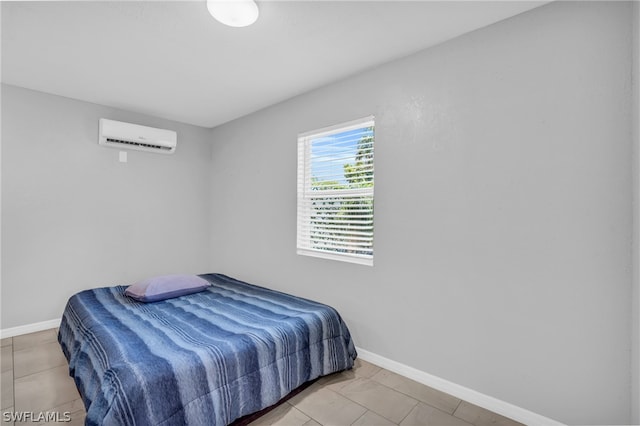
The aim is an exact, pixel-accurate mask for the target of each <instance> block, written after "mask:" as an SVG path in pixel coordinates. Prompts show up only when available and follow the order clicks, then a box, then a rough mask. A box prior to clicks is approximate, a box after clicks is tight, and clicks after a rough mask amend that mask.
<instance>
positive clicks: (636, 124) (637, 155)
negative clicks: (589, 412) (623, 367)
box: [630, 1, 640, 424]
mask: <svg viewBox="0 0 640 426" xmlns="http://www.w3.org/2000/svg"><path fill="white" fill-rule="evenodd" d="M632 16H633V18H632V19H633V31H632V42H631V49H632V53H631V57H632V65H631V79H632V81H631V88H632V95H631V102H632V108H631V112H632V118H631V125H632V129H631V143H632V153H633V155H632V162H633V164H632V167H631V169H632V173H633V174H632V176H633V178H632V179H633V182H632V188H633V194H632V202H633V204H632V205H633V235H632V242H633V243H632V265H633V272H632V282H631V296H632V297H631V336H630V338H631V366H630V369H631V422H632V423H633V424H640V313H639V311H640V249H639V245H640V220H639V217H640V119H639V118H638V115H639V114H640V3H639V2H637V1H635V2H633V14H632Z"/></svg>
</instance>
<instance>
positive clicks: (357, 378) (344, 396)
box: [318, 367, 435, 425]
mask: <svg viewBox="0 0 640 426" xmlns="http://www.w3.org/2000/svg"><path fill="white" fill-rule="evenodd" d="M380 368H382V367H380ZM359 379H368V380H371V381H373V382H375V383H377V384H379V385H380V386H384V387H385V388H387V389H390V390H392V391H396V392H398V393H400V394H402V395H404V396H406V397H407V398H409V399H412V400H414V401H415V402H416V404H414V405H413V407H411V410H409V413H411V411H413V409H414V408H416V407H417V405H418V404H419V403H420V401H419V400H417V399H415V398H414V397H412V396H410V395H406V394H404V393H402V392H399V391H397V390H395V389H393V388H391V387H389V386H387V385H385V384H382V383H380V382H378V381H377V380H373V379H372V378H371V377H366V376H365V377H356V378H355V380H359ZM355 380H354V381H355ZM346 386H348V385H346ZM346 386H344V387H346ZM327 389H328V388H327ZM340 389H342V387H341V388H340ZM328 390H330V391H332V392H334V393H337V394H338V395H340V396H341V397H343V398H346V399H348V400H349V401H351V402H353V403H354V404H357V405H359V406H361V407H363V408H364V409H366V410H367V411H371V412H372V413H375V414H377V415H379V416H380V417H382V418H384V419H385V420H389V421H390V422H391V423H393V424H395V425H399V424H400V423H402V421H400V422H399V423H396V422H394V421H393V420H391V419H389V418H387V417H385V416H383V415H382V414H380V413H378V412H376V411H373V410H371V409H369V408H367V407H365V406H364V405H362V404H360V403H358V402H357V401H354V400H352V399H351V398H349V397H348V396H346V395H343V394H341V393H340V391H334V390H333V389H328ZM434 408H435V407H434ZM409 413H407V415H406V416H404V417H403V418H402V420H404V419H405V418H406V417H407V416H408V415H409ZM365 414H366V412H365ZM362 416H364V414H363V415H362ZM362 416H360V417H362ZM360 417H358V418H360ZM356 420H357V419H356ZM318 423H319V422H318Z"/></svg>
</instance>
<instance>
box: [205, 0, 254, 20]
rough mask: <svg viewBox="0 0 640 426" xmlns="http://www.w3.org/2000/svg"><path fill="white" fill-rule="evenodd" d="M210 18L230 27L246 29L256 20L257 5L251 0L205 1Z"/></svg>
mask: <svg viewBox="0 0 640 426" xmlns="http://www.w3.org/2000/svg"><path fill="white" fill-rule="evenodd" d="M207 9H209V13H210V14H211V16H213V17H214V18H216V20H218V21H220V22H222V23H223V24H225V25H229V26H230V27H246V26H249V25H251V24H253V23H254V22H256V20H257V19H258V14H259V11H258V5H257V4H256V2H255V1H253V0H207Z"/></svg>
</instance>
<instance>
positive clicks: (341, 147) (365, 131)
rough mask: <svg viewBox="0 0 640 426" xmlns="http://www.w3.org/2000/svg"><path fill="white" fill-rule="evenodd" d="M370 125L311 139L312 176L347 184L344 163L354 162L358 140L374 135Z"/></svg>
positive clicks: (318, 179)
mask: <svg viewBox="0 0 640 426" xmlns="http://www.w3.org/2000/svg"><path fill="white" fill-rule="evenodd" d="M372 135H373V130H371V129H370V128H368V127H364V128H359V129H354V130H348V131H346V132H341V133H335V134H332V135H329V136H323V137H319V138H315V139H313V140H312V141H311V176H312V177H313V178H314V179H316V180H317V181H318V182H325V181H334V182H338V183H339V184H341V185H347V184H348V181H347V180H346V179H345V176H344V165H345V164H354V163H355V158H356V154H357V153H358V141H359V140H360V139H362V138H363V137H367V136H372Z"/></svg>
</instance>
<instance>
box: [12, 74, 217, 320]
mask: <svg viewBox="0 0 640 426" xmlns="http://www.w3.org/2000/svg"><path fill="white" fill-rule="evenodd" d="M101 117H103V118H110V119H114V120H121V121H127V122H133V123H137V124H142V125H147V126H153V127H161V128H168V129H172V130H175V131H177V132H178V147H177V150H176V152H175V154H174V155H161V154H153V153H146V152H139V151H129V155H128V157H129V158H128V160H129V161H128V162H127V163H120V162H118V151H117V150H115V149H111V148H105V147H101V146H98V119H99V118H101ZM209 135H210V130H209V129H203V128H198V127H195V126H189V125H185V124H180V123H175V122H171V121H166V120H162V119H158V118H152V117H148V116H143V115H138V114H132V113H128V112H124V111H120V110H117V109H113V108H107V107H104V106H99V105H95V104H90V103H86V102H79V101H75V100H71V99H67V98H62V97H59V96H53V95H47V94H44V93H40V92H34V91H30V90H26V89H21V88H17V87H13V86H7V85H3V86H2V328H3V329H6V328H10V327H14V326H20V325H25V324H31V323H35V322H39V321H46V320H51V319H56V318H60V317H61V315H62V310H63V309H64V304H65V303H66V300H67V299H68V297H69V296H71V295H72V294H73V293H75V292H77V291H79V290H83V289H86V288H90V287H97V286H105V285H114V284H127V283H131V282H133V281H135V280H137V279H140V278H144V277H148V276H151V275H156V274H158V275H159V274H165V273H171V272H174V273H175V272H185V273H202V272H206V271H208V270H209V254H210V237H209V234H210V223H211V216H210V204H209V197H210V186H211V182H210V180H211V178H210V173H209V170H210V157H211V144H210V141H209Z"/></svg>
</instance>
